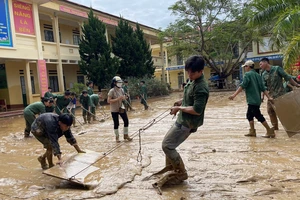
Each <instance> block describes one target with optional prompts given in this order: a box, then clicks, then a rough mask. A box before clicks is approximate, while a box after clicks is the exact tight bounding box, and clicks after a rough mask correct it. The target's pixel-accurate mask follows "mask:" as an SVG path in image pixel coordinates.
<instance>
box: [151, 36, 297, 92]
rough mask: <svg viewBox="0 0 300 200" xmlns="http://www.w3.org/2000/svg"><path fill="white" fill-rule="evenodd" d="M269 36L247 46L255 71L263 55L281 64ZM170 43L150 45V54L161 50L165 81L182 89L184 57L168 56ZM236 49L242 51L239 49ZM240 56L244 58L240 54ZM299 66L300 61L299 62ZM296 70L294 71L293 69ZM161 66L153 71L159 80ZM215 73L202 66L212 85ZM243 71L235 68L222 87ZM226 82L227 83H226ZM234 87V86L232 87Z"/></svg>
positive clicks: (279, 54)
mask: <svg viewBox="0 0 300 200" xmlns="http://www.w3.org/2000/svg"><path fill="white" fill-rule="evenodd" d="M269 39H270V38H269V37H264V38H263V39H262V41H261V42H252V45H251V46H249V49H248V52H247V56H246V60H253V61H254V62H255V69H256V71H257V72H260V67H259V61H260V59H261V58H263V57H267V58H268V59H269V60H270V64H271V65H276V66H281V67H282V66H283V64H282V60H283V57H282V54H281V52H280V51H279V50H276V49H275V50H274V49H273V48H272V46H271V45H270V41H269ZM170 45H171V43H168V42H166V43H164V45H163V48H161V47H160V45H158V44H155V45H152V54H153V55H155V56H156V57H162V56H161V49H163V50H162V52H163V55H164V56H163V60H164V73H165V79H166V82H167V83H169V84H170V85H171V88H172V89H174V90H179V89H182V88H181V86H182V83H184V82H186V80H187V79H188V76H187V74H186V72H185V70H184V60H185V59H186V58H182V57H178V56H173V57H171V58H170V57H169V58H168V52H167V47H168V46H170ZM238 51H242V50H241V49H239V50H238ZM241 58H244V56H242V57H241ZM299 66H300V63H299ZM295 70H296V71H295ZM298 70H299V67H297V68H294V71H289V72H288V73H291V74H292V73H294V74H297V73H298ZM162 71H163V70H162V68H157V69H156V71H155V77H156V78H157V79H159V80H162ZM214 74H215V71H214V70H213V69H211V68H208V67H205V68H204V76H205V79H206V80H207V82H208V83H209V85H210V86H211V85H214V83H212V80H210V78H211V77H213V76H214ZM243 75H244V71H243V68H238V69H236V70H235V71H234V72H233V73H232V75H231V76H229V77H227V79H226V80H225V81H224V82H223V84H224V88H228V86H229V85H232V84H234V79H236V78H238V79H239V80H242V79H243ZM226 84H228V85H226ZM231 89H232V88H231ZM234 89H235V87H234Z"/></svg>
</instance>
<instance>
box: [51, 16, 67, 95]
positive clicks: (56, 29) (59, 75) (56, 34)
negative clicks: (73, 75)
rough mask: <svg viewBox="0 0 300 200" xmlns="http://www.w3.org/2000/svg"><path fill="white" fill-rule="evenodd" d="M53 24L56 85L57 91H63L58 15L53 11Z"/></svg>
mask: <svg viewBox="0 0 300 200" xmlns="http://www.w3.org/2000/svg"><path fill="white" fill-rule="evenodd" d="M53 24H54V26H53V30H54V38H55V42H56V52H57V58H58V64H57V65H56V69H57V78H58V87H59V92H64V91H65V87H64V74H63V67H62V62H61V51H60V38H59V25H58V17H57V16H56V13H54V17H53Z"/></svg>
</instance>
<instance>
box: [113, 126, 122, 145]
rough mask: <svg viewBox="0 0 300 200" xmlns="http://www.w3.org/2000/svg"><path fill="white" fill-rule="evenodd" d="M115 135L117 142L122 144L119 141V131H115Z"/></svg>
mask: <svg viewBox="0 0 300 200" xmlns="http://www.w3.org/2000/svg"><path fill="white" fill-rule="evenodd" d="M114 132H115V135H116V142H117V143H119V142H121V141H120V139H119V129H114Z"/></svg>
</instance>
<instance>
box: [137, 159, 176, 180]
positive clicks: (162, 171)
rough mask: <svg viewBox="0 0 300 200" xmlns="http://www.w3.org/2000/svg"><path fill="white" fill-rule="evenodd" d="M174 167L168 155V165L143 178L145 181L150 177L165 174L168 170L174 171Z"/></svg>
mask: <svg viewBox="0 0 300 200" xmlns="http://www.w3.org/2000/svg"><path fill="white" fill-rule="evenodd" d="M173 169H174V168H173V166H172V164H171V161H170V159H169V158H168V157H167V156H166V166H165V167H164V168H162V169H161V170H160V171H158V172H155V173H153V174H151V175H150V176H147V177H145V178H143V181H145V180H149V179H150V178H152V177H153V176H157V175H160V174H163V173H166V172H168V171H172V170H173Z"/></svg>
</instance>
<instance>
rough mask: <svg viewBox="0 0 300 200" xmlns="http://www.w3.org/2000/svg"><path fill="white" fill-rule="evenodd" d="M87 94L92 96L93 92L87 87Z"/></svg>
mask: <svg viewBox="0 0 300 200" xmlns="http://www.w3.org/2000/svg"><path fill="white" fill-rule="evenodd" d="M87 92H88V95H90V96H91V95H92V94H94V90H93V88H90V87H88V88H87Z"/></svg>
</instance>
